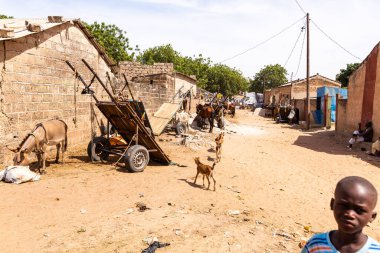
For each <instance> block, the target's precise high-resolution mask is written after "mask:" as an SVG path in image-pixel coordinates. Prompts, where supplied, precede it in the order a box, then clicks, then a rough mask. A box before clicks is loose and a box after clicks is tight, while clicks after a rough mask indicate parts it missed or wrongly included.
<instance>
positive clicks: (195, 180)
mask: <svg viewBox="0 0 380 253" xmlns="http://www.w3.org/2000/svg"><path fill="white" fill-rule="evenodd" d="M198 174H199V171H197V175H196V176H195V179H194V184H195V183H196V182H197V178H198Z"/></svg>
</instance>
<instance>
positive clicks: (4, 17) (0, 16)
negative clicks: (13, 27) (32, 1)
mask: <svg viewBox="0 0 380 253" xmlns="http://www.w3.org/2000/svg"><path fill="white" fill-rule="evenodd" d="M7 18H14V17H13V16H7V15H3V14H0V19H7Z"/></svg>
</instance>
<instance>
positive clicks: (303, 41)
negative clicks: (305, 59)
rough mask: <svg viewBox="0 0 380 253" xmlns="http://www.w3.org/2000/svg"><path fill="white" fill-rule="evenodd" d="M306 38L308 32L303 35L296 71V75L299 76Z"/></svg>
mask: <svg viewBox="0 0 380 253" xmlns="http://www.w3.org/2000/svg"><path fill="white" fill-rule="evenodd" d="M305 38H306V33H304V35H303V40H302V46H301V53H300V58H299V60H298V66H297V71H296V74H295V75H294V76H297V75H298V70H299V69H300V65H301V59H302V52H303V47H304V45H305Z"/></svg>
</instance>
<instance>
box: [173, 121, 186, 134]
mask: <svg viewBox="0 0 380 253" xmlns="http://www.w3.org/2000/svg"><path fill="white" fill-rule="evenodd" d="M175 132H176V133H177V134H184V133H186V132H187V127H186V125H185V123H182V122H179V123H178V124H177V125H176V126H175Z"/></svg>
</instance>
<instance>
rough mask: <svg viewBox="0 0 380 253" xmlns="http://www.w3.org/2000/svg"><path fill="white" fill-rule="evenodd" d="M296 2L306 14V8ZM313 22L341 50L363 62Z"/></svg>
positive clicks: (296, 0)
mask: <svg viewBox="0 0 380 253" xmlns="http://www.w3.org/2000/svg"><path fill="white" fill-rule="evenodd" d="M294 1H295V2H296V4H297V5H298V7H299V8H300V9H301V11H302V12H303V13H304V14H306V11H305V10H304V8H302V6H301V4H300V3H299V2H298V0H294ZM311 22H312V23H313V24H314V25H315V27H316V28H317V29H318V30H319V31H320V32H321V33H323V34H324V35H325V36H326V37H327V38H328V39H329V40H331V41H332V42H333V43H335V44H336V45H337V46H338V47H340V48H341V49H343V50H344V51H346V52H347V53H348V54H350V55H351V56H353V57H355V58H356V59H358V60H359V61H362V59H360V58H359V57H357V56H356V55H354V54H353V53H351V52H350V51H348V50H347V49H345V48H344V47H343V46H342V45H340V44H339V43H338V42H337V41H336V40H334V39H333V38H332V37H331V36H329V35H328V34H327V33H326V32H324V31H323V30H322V29H321V28H320V27H319V26H318V25H317V24H316V23H315V22H314V21H313V20H311Z"/></svg>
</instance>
